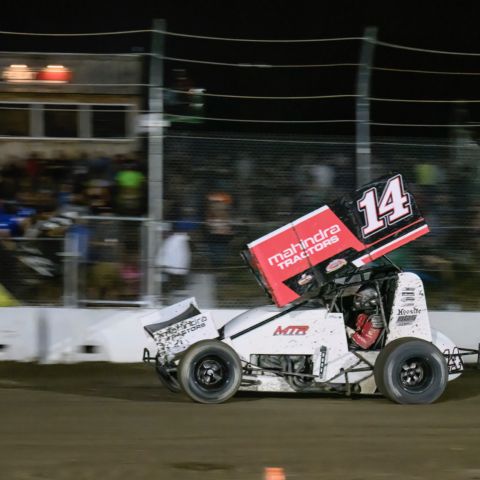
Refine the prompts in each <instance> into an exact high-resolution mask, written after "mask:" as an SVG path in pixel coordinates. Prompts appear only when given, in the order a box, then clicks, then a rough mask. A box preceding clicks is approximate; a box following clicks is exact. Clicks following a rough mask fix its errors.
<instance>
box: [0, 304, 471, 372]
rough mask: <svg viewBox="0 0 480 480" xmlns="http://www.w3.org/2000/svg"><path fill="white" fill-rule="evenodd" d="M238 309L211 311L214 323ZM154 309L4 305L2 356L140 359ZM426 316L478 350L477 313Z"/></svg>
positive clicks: (464, 344) (51, 360)
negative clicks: (147, 325)
mask: <svg viewBox="0 0 480 480" xmlns="http://www.w3.org/2000/svg"><path fill="white" fill-rule="evenodd" d="M242 311H243V310H240V309H231V310H227V309H214V310H209V312H210V313H211V314H212V318H213V319H214V321H215V323H216V324H217V327H221V326H222V325H224V324H225V323H226V322H227V321H228V320H230V319H231V318H233V317H234V316H236V315H238V314H239V313H241V312H242ZM158 312H159V310H158V309H148V308H144V309H109V308H105V309H103V308H102V309H100V308H99V309H95V308H92V309H79V308H52V307H5V308H2V309H1V315H0V360H11V361H19V362H33V361H37V362H39V363H77V362H86V361H104V362H118V363H135V362H140V361H141V354H142V351H143V348H144V347H150V348H151V347H152V346H154V345H153V341H152V340H151V339H150V338H149V337H147V335H146V334H145V332H144V330H143V325H145V324H149V323H155V322H156V321H158V318H159V313H158ZM430 320H431V323H432V326H433V327H434V328H436V329H438V330H440V331H442V332H443V333H445V334H446V335H447V336H448V337H450V338H451V339H452V340H453V341H454V342H455V343H456V344H457V345H458V346H461V347H465V348H478V343H479V342H480V313H479V312H431V314H430ZM466 361H467V362H468V361H469V358H468V357H467V358H466ZM471 361H472V362H473V361H474V359H473V358H472V359H471Z"/></svg>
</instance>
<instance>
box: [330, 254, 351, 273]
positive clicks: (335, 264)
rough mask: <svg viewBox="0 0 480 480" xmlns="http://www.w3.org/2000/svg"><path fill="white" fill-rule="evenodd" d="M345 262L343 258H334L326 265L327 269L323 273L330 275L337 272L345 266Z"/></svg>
mask: <svg viewBox="0 0 480 480" xmlns="http://www.w3.org/2000/svg"><path fill="white" fill-rule="evenodd" d="M347 263H348V262H347V260H345V259H344V258H336V259H335V260H332V261H331V262H330V263H329V264H328V265H327V268H325V271H326V272H327V273H332V272H336V271H337V270H340V269H341V268H343V267H344V266H345V265H346V264H347Z"/></svg>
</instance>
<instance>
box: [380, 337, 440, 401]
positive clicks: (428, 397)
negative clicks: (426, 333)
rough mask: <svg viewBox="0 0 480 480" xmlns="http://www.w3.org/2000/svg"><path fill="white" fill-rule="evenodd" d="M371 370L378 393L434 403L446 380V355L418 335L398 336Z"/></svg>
mask: <svg viewBox="0 0 480 480" xmlns="http://www.w3.org/2000/svg"><path fill="white" fill-rule="evenodd" d="M373 372H374V377H375V382H376V384H377V388H378V390H379V391H380V393H381V394H382V395H384V396H385V397H387V398H389V399H390V400H392V401H394V402H396V403H402V404H414V403H417V404H425V403H433V402H434V401H435V400H437V399H438V398H439V397H440V395H442V393H443V392H444V390H445V388H446V386H447V382H448V368H447V363H446V361H445V357H444V356H443V354H442V353H441V352H440V350H439V349H438V348H437V347H436V346H435V345H433V344H432V343H430V342H427V341H425V340H421V339H419V338H411V337H405V338H399V339H397V340H394V341H393V342H391V343H389V344H387V345H386V347H385V348H384V349H383V350H382V351H381V352H380V354H379V355H378V357H377V360H376V362H375V367H374V371H373Z"/></svg>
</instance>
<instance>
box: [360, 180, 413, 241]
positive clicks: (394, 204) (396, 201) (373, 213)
mask: <svg viewBox="0 0 480 480" xmlns="http://www.w3.org/2000/svg"><path fill="white" fill-rule="evenodd" d="M357 206H358V210H359V211H363V214H364V216H365V226H364V227H362V234H363V236H364V237H365V238H366V237H369V236H370V235H373V234H374V233H376V232H379V231H380V230H383V229H384V228H387V226H388V225H392V224H393V223H396V222H399V221H400V220H403V219H404V218H406V217H408V216H409V215H410V214H411V213H412V204H411V201H410V195H409V194H408V193H406V192H405V190H404V188H403V179H402V176H401V175H396V176H395V177H392V178H390V179H389V180H388V182H387V184H386V185H385V189H384V190H383V194H382V197H381V198H380V201H379V200H378V192H377V188H376V187H373V188H370V189H368V190H366V191H365V192H364V194H363V196H362V198H361V199H360V200H358V202H357Z"/></svg>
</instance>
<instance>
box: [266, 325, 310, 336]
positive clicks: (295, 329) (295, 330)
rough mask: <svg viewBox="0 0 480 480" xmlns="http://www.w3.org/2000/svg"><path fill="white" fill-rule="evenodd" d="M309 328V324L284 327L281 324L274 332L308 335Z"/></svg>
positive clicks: (276, 333)
mask: <svg viewBox="0 0 480 480" xmlns="http://www.w3.org/2000/svg"><path fill="white" fill-rule="evenodd" d="M309 328H310V327H309V326H308V325H289V326H288V327H284V328H282V326H281V325H279V326H278V327H277V328H276V329H275V331H274V332H273V335H274V336H275V335H306V334H307V331H308V329H309Z"/></svg>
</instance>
